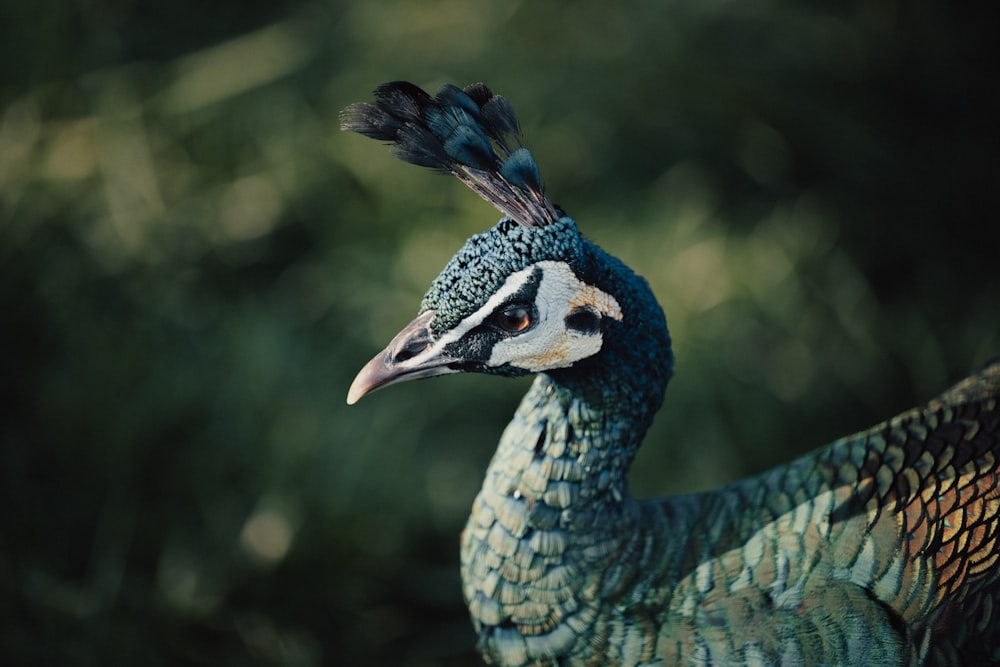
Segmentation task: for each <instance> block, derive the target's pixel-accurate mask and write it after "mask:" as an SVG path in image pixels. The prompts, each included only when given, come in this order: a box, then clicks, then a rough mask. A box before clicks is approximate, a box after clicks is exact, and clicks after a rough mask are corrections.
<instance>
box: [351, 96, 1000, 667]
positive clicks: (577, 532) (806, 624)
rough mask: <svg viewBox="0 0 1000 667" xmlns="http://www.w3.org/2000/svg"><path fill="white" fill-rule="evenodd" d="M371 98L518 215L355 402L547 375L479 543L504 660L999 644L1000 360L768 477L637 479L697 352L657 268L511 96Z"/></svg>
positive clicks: (474, 584) (486, 640) (920, 657)
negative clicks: (675, 344)
mask: <svg viewBox="0 0 1000 667" xmlns="http://www.w3.org/2000/svg"><path fill="white" fill-rule="evenodd" d="M374 98H375V99H374V102H366V103H357V104H353V105H350V106H349V107H347V108H346V109H345V110H344V112H343V113H342V117H341V124H342V128H343V129H345V130H349V131H353V132H358V133H360V134H363V135H365V136H368V137H371V138H374V139H378V140H382V141H385V142H389V143H390V144H391V145H392V147H393V151H394V152H395V154H396V155H397V156H398V157H400V158H402V159H403V160H405V161H407V162H411V163H413V164H416V165H420V166H423V167H430V168H432V169H436V170H440V171H444V172H447V173H451V174H453V175H455V176H457V177H458V178H459V179H460V180H461V181H462V182H464V183H465V184H466V185H468V186H469V187H471V188H472V189H473V190H475V191H476V192H477V193H478V194H479V195H480V196H481V197H483V198H484V199H486V200H487V201H488V202H490V203H491V204H493V205H494V206H495V207H496V208H498V209H499V210H500V212H501V213H502V214H503V218H502V219H501V220H500V222H499V223H498V224H497V225H496V226H494V227H493V228H491V229H489V230H488V231H486V232H484V233H480V234H476V235H474V236H472V237H471V238H469V239H468V241H467V242H466V243H465V244H464V246H463V247H462V248H461V249H460V250H459V251H458V252H457V254H456V255H455V256H454V257H453V258H452V259H451V261H450V262H449V263H448V264H447V265H446V266H445V268H444V270H443V271H442V272H441V273H440V275H438V277H437V278H436V279H435V280H434V281H433V282H432V284H431V286H430V289H429V290H428V292H427V294H426V296H425V297H424V299H423V302H422V303H421V305H420V309H419V311H418V315H417V317H416V319H414V320H413V321H412V322H410V323H409V324H408V325H406V326H405V327H404V328H403V329H402V331H400V332H399V334H398V335H396V336H395V337H394V338H393V339H392V341H391V342H390V343H389V345H388V346H387V347H386V348H385V350H383V351H382V352H380V353H379V354H378V355H377V356H375V358H373V359H372V360H371V361H370V362H369V363H368V364H367V365H366V366H364V368H363V369H362V370H361V371H360V372H359V373H358V375H357V377H356V378H355V380H354V382H353V384H352V385H351V387H350V391H349V393H348V398H347V402H348V403H349V404H353V403H355V402H356V401H357V400H358V399H360V398H361V397H362V396H364V395H365V394H367V393H369V392H371V391H373V390H375V389H378V388H381V387H385V386H388V385H390V384H394V383H397V382H403V381H406V380H415V379H419V378H429V377H432V376H437V375H444V374H447V373H461V372H474V373H486V374H490V375H501V376H507V377H516V376H523V375H527V374H534V375H536V377H535V379H534V382H533V384H532V385H531V387H530V389H529V390H528V392H527V394H526V395H525V396H524V398H523V400H522V402H521V403H520V406H519V407H518V408H517V410H516V412H515V414H514V416H513V419H512V421H511V422H510V424H509V425H508V426H507V427H506V429H505V430H504V432H503V435H502V436H501V439H500V443H499V446H498V448H497V450H496V453H495V455H494V456H493V459H492V461H491V463H490V464H489V467H488V470H487V472H486V477H485V480H484V482H483V486H482V489H481V490H480V491H479V494H478V495H477V496H476V498H475V500H474V502H473V506H472V512H471V515H470V517H469V519H468V523H467V525H466V527H465V529H464V531H463V532H462V537H461V575H462V586H463V593H464V597H465V600H466V603H467V605H468V608H469V612H470V614H471V616H472V622H473V625H474V627H475V630H476V632H477V633H478V640H479V641H478V648H479V650H480V651H481V653H482V655H483V658H484V660H485V661H486V662H487V663H488V664H493V665H507V666H510V667H522V666H526V665H538V666H543V665H544V666H555V665H559V666H563V667H566V666H569V665H609V666H611V665H613V666H620V667H634V666H638V665H648V666H652V665H786V666H802V665H859V664H868V665H956V664H966V665H979V664H989V663H994V662H1000V604H998V603H1000V584H998V573H1000V568H998V566H997V563H998V557H1000V463H998V456H1000V409H998V401H1000V360H997V361H994V362H993V363H992V364H988V365H986V366H985V367H983V368H982V369H981V370H979V371H978V372H976V373H975V374H973V375H971V376H969V377H967V378H966V379H964V380H962V381H960V382H959V383H958V384H956V385H955V386H953V387H951V388H950V389H948V390H947V391H945V392H944V393H943V394H941V395H940V396H938V397H937V398H935V399H933V400H931V401H930V402H928V403H927V404H926V405H924V406H923V407H919V408H914V409H912V410H909V411H907V412H904V413H903V414H901V415H899V416H897V417H895V418H893V419H890V420H888V421H886V422H884V423H882V424H879V425H878V426H875V427H873V428H871V429H868V430H867V431H863V432H861V433H857V434H855V435H851V436H848V437H844V438H841V439H839V440H837V441H835V442H833V443H832V444H829V445H827V446H825V447H822V448H820V449H818V450H815V451H813V452H811V453H809V454H806V455H805V456H802V457H801V458H799V459H797V460H795V461H792V462H791V463H788V464H785V465H781V466H779V467H777V468H775V469H773V470H770V471H767V472H764V473H763V474H760V475H757V476H754V477H751V478H748V479H744V480H742V481H737V482H734V483H731V484H728V485H725V486H722V487H721V488H717V489H714V490H711V491H707V492H703V493H696V494H689V495H681V496H673V497H666V498H658V499H651V500H640V499H636V498H634V497H633V496H631V495H630V493H629V489H628V486H627V480H626V477H627V473H628V470H629V467H630V465H631V463H632V460H633V458H634V456H635V454H636V451H637V450H638V448H639V445H640V444H641V443H642V441H643V438H644V436H645V433H646V431H647V428H648V427H649V425H650V422H651V420H652V418H653V415H654V413H655V412H656V411H657V410H658V409H659V407H660V405H661V403H662V401H663V398H664V392H665V389H666V386H667V383H668V381H669V380H670V378H671V375H672V372H673V365H674V357H673V352H672V349H671V340H670V336H669V334H668V331H667V325H666V320H665V317H664V314H663V311H662V309H661V308H660V306H659V304H658V302H657V300H656V298H655V297H654V296H653V293H652V291H651V289H650V287H649V285H648V284H647V283H646V281H645V280H644V279H642V278H641V277H639V276H638V275H636V274H635V273H634V272H633V271H632V270H631V269H629V267H627V266H626V265H625V264H624V263H622V262H621V261H619V260H618V259H616V258H614V257H612V256H611V255H609V254H608V253H606V252H605V251H604V250H602V249H601V248H599V247H598V246H597V245H595V244H594V243H592V242H590V241H588V240H587V239H586V238H584V237H583V236H582V235H581V234H580V233H579V232H578V231H577V226H576V223H575V222H574V220H573V219H572V218H570V217H569V216H567V215H566V213H564V212H563V210H562V209H561V208H560V207H558V206H556V205H554V204H553V203H552V201H551V200H550V199H549V197H548V196H547V195H546V193H545V190H544V188H543V187H542V181H541V178H540V175H539V169H538V166H537V163H536V162H535V159H534V157H533V156H532V154H531V153H530V152H529V151H528V149H527V148H525V147H524V146H523V145H522V138H521V136H522V135H521V132H520V128H519V125H518V120H517V117H516V115H515V112H514V110H513V108H512V106H511V104H510V103H509V102H508V101H507V100H506V99H505V98H503V97H501V96H499V95H494V94H493V93H492V92H491V91H490V89H489V88H487V87H486V86H485V85H483V84H473V85H471V86H468V87H466V88H464V89H460V88H458V87H456V86H452V85H446V86H444V87H442V88H441V89H440V91H439V92H438V93H437V94H436V95H433V96H432V95H430V94H429V93H427V92H425V91H424V90H422V89H421V88H419V87H417V86H416V85H413V84H411V83H407V82H393V83H387V84H384V85H382V86H379V87H378V88H377V89H376V90H375V92H374ZM995 606H996V607H998V608H997V609H996V610H994V607H995Z"/></svg>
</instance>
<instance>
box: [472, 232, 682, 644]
mask: <svg viewBox="0 0 1000 667" xmlns="http://www.w3.org/2000/svg"><path fill="white" fill-rule="evenodd" d="M588 245H589V244H588ZM588 250H589V253H588V257H589V259H590V262H589V266H587V267H585V268H584V272H583V273H582V275H585V276H587V277H588V278H587V281H588V282H589V283H590V284H593V285H595V286H597V287H599V288H601V289H602V290H605V291H607V292H609V293H611V294H613V295H614V296H615V298H616V299H617V300H618V302H619V303H620V304H621V307H622V312H623V315H624V317H623V319H622V321H621V322H620V323H619V322H614V321H612V322H609V323H608V326H609V329H607V330H606V331H605V337H604V340H605V345H604V348H603V349H602V350H601V352H600V353H599V354H598V355H595V357H592V358H591V359H588V360H584V361H583V362H579V363H577V364H576V365H574V366H573V367H572V368H569V369H563V370H559V371H555V372H551V373H549V374H546V375H540V376H539V377H538V378H537V379H536V380H535V382H534V384H533V385H532V386H531V389H530V390H529V392H528V393H527V395H526V396H525V397H524V399H523V400H522V402H521V404H520V406H519V407H518V409H517V412H516V413H515V415H514V418H513V420H512V421H511V423H510V424H509V425H508V426H507V429H506V430H505V431H504V433H503V436H502V437H501V440H500V444H499V446H498V448H497V452H496V454H495V455H494V457H493V461H492V462H491V463H490V466H489V469H488V471H487V474H486V480H485V481H484V483H483V488H482V490H481V491H480V493H479V495H478V496H477V497H476V501H475V504H474V505H473V510H472V515H471V516H470V518H469V522H468V524H467V526H466V530H465V532H464V533H463V536H462V578H463V586H464V592H465V596H466V600H467V602H468V604H469V609H470V611H471V613H472V617H473V621H474V623H475V624H476V626H477V628H479V630H480V635H481V642H482V649H483V651H484V652H485V653H486V654H487V656H490V655H491V654H494V655H493V658H494V659H495V661H496V662H499V663H500V664H506V661H508V659H510V658H512V657H516V656H517V655H519V653H518V652H520V651H521V650H522V648H521V644H520V643H519V642H521V641H524V642H526V643H525V644H524V647H523V650H526V651H527V653H528V654H529V655H530V654H535V655H556V654H558V653H559V652H564V651H566V650H568V649H569V646H570V644H572V643H573V642H574V641H576V640H575V637H576V636H577V632H575V631H574V632H569V631H567V628H570V629H572V628H576V629H577V630H579V628H580V627H583V626H589V625H591V624H592V623H594V622H595V620H596V618H597V615H598V613H599V612H598V608H599V605H597V604H596V601H597V600H600V599H608V598H613V597H614V596H615V594H616V593H617V591H616V590H614V589H613V588H612V589H610V590H609V588H610V587H617V586H620V584H621V582H622V580H623V578H622V577H621V576H620V575H619V576H608V572H610V571H614V569H615V568H621V567H622V566H623V565H622V564H621V563H617V564H616V559H619V560H620V559H621V557H622V555H623V554H627V553H631V552H633V551H634V550H635V548H636V543H637V541H639V540H641V539H642V537H641V535H640V531H639V530H638V524H639V521H640V514H641V512H642V508H641V507H640V505H639V503H638V502H636V501H635V500H634V499H632V498H631V497H630V495H629V493H628V488H627V473H628V468H629V466H630V465H631V463H632V459H633V458H634V456H635V453H636V451H637V450H638V447H639V444H640V443H641V441H642V438H643V437H644V435H645V433H646V430H647V428H648V427H649V424H650V423H651V421H652V418H653V415H654V413H655V412H656V410H657V409H658V408H659V406H660V404H661V402H662V400H663V394H664V391H665V389H666V385H667V382H668V380H669V378H670V375H671V372H672V367H673V364H672V361H673V357H672V354H671V351H670V339H669V336H668V334H667V329H666V322H665V321H664V318H663V313H662V311H661V310H660V307H659V306H658V305H657V303H656V300H655V299H654V297H653V295H652V293H651V291H650V290H649V287H648V285H647V284H646V282H645V281H644V280H642V279H641V278H639V277H638V276H636V275H635V274H633V273H632V272H631V271H630V270H629V269H628V268H627V267H625V265H624V264H622V263H621V262H619V261H618V260H616V259H614V258H612V257H610V256H608V255H607V254H605V253H604V252H603V251H601V250H600V249H599V248H597V247H596V246H593V245H589V248H588ZM598 267H599V268H598ZM515 635H516V636H517V637H520V639H517V640H516V641H515V640H514V639H513V638H514V637H515ZM508 640H509V641H510V642H513V644H510V643H509V642H508ZM508 652H512V653H510V654H509V655H508ZM513 664H517V661H513Z"/></svg>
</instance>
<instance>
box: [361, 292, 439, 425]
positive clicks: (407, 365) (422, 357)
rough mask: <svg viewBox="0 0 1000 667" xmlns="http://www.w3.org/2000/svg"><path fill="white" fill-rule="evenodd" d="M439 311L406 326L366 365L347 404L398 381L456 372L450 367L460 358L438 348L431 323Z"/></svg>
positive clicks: (431, 311) (427, 314)
mask: <svg viewBox="0 0 1000 667" xmlns="http://www.w3.org/2000/svg"><path fill="white" fill-rule="evenodd" d="M435 312H436V311H433V310H428V311H426V312H424V313H421V314H420V315H419V316H418V317H417V318H416V319H415V320H413V321H412V322H410V323H409V324H407V325H406V326H405V327H403V330H402V331H400V332H399V333H398V334H396V336H395V337H394V338H393V339H392V341H391V342H390V343H389V345H388V346H386V348H385V349H384V350H382V351H381V352H379V353H378V354H377V355H375V358H374V359H372V360H371V361H369V362H368V363H367V364H365V367H364V368H362V369H361V371H360V372H359V373H358V375H357V377H355V378H354V382H352V383H351V388H350V389H349V390H348V392H347V404H348V405H354V404H355V403H357V402H358V400H359V399H360V398H361V397H362V396H364V395H365V394H369V393H371V392H373V391H375V390H376V389H381V388H382V387H387V386H389V385H390V384H396V383H397V382H405V381H406V380H418V379H420V378H428V377H433V376H435V375H444V374H446V373H455V372H457V371H456V370H455V369H453V368H450V367H449V364H452V363H454V362H456V361H458V359H456V358H455V357H452V356H450V355H447V354H445V353H444V352H442V350H440V349H439V348H437V347H435V345H434V335H433V334H432V333H431V330H430V322H431V320H433V319H434V314H435Z"/></svg>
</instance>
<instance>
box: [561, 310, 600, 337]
mask: <svg viewBox="0 0 1000 667" xmlns="http://www.w3.org/2000/svg"><path fill="white" fill-rule="evenodd" d="M566 327H567V328H568V329H574V330H576V331H579V332H580V333H582V334H588V335H589V334H594V333H597V330H598V329H600V327H601V318H600V316H599V315H598V314H597V313H595V312H594V311H593V310H591V309H590V308H577V309H575V310H574V311H573V312H571V313H570V314H569V315H567V316H566Z"/></svg>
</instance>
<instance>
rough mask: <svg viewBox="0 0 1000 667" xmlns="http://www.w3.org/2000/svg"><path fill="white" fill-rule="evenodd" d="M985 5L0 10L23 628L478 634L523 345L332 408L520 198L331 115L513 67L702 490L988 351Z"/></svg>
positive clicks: (956, 373)
mask: <svg viewBox="0 0 1000 667" xmlns="http://www.w3.org/2000/svg"><path fill="white" fill-rule="evenodd" d="M996 25H997V16H996V12H995V11H994V10H993V9H992V5H991V4H989V3H941V2H931V1H915V2H902V1H899V2H894V1H892V0H880V1H872V2H846V3H842V2H837V3H834V2H791V1H790V0H768V1H765V2H755V3H740V2H702V1H700V0H698V1H695V0H676V1H671V2H628V3H619V4H617V5H611V4H609V3H607V2H598V1H596V0H584V1H582V2H577V3H554V2H536V3H528V2H498V1H495V2H491V1H481V2H480V1H477V2H458V1H457V0H452V1H444V0H441V1H437V0H435V1H431V2H421V3H409V2H402V1H401V0H390V1H387V2H352V3H343V2H340V3H338V2H315V1H306V0H302V1H299V2H266V3H264V2H250V3H248V2H199V3H195V2H186V1H181V2H169V3H167V2H153V3H142V2H137V1H135V0H117V1H114V2H101V1H98V0H94V1H85V0H79V1H76V2H73V1H69V0H63V1H58V0H57V1H54V2H16V3H15V2H8V3H4V4H3V5H2V6H0V44H2V47H0V48H2V55H3V57H2V58H0V271H2V273H0V318H2V319H0V344H2V349H3V356H4V362H3V371H2V375H0V378H2V382H0V401H2V403H0V405H2V408H3V414H2V419H0V627H2V628H3V630H2V632H0V662H3V663H4V664H12V665H31V664H46V665H50V664H60V665H109V664H114V665H125V664H143V665H177V664H192V665H246V664H260V665H405V666H416V665H474V664H478V660H477V658H476V657H475V654H474V636H473V633H472V630H471V626H470V625H469V623H468V620H467V618H466V613H465V610H464V607H463V604H462V600H461V593H460V588H459V582H458V534H459V532H460V530H461V528H462V526H463V525H464V521H465V516H466V515H467V512H468V509H469V506H470V504H471V502H472V498H473V496H474V494H475V492H476V490H477V488H478V486H479V484H480V481H481V479H482V474H483V471H484V469H485V466H486V463H487V461H488V460H489V457H490V455H491V453H492V451H493V447H494V444H495V442H496V440H497V438H498V437H499V433H500V430H501V429H502V427H503V425H504V424H505V423H506V421H507V420H508V419H509V417H510V415H511V413H512V411H513V409H514V406H515V405H516V403H517V401H518V399H519V397H520V395H521V394H522V393H523V392H524V390H525V389H526V387H527V383H526V381H501V380H498V379H495V378H489V377H450V378H441V379H437V380H431V381H428V382H426V383H413V384H410V385H402V386H399V387H393V388H391V389H389V390H386V391H385V392H380V393H378V394H376V395H374V396H371V397H367V398H365V399H364V400H363V401H362V402H361V403H360V404H359V405H357V406H353V407H351V408H348V407H347V406H346V405H345V404H344V398H345V396H346V392H347V388H348V386H349V384H350V381H351V379H352V377H353V375H354V373H355V372H356V371H357V370H358V369H359V368H360V367H361V365H362V364H363V363H364V362H365V361H366V360H367V359H368V358H369V357H370V356H371V355H373V354H374V353H375V352H376V351H378V350H379V349H381V348H382V346H383V345H384V344H385V343H386V342H388V340H389V339H390V338H391V336H392V335H393V334H394V333H395V332H396V331H397V330H398V329H399V328H400V327H401V326H402V325H403V324H405V323H406V322H408V321H409V319H410V318H411V317H412V316H413V315H414V314H415V312H416V309H417V306H418V305H419V301H420V297H421V296H422V294H423V291H424V290H425V289H426V287H427V286H428V285H429V283H430V281H431V279H432V278H433V277H434V276H435V275H436V274H437V272H438V271H439V270H440V268H441V267H442V266H443V265H444V263H445V262H446V261H447V259H448V258H449V257H450V256H451V254H452V253H453V252H454V251H455V250H457V249H458V247H459V246H460V245H461V243H462V242H463V241H464V239H465V238H466V237H468V236H469V235H470V234H472V233H475V232H478V231H481V230H483V229H486V228H487V227H489V226H490V225H492V224H493V223H494V222H495V220H496V218H497V214H496V213H495V212H494V211H493V210H492V209H491V208H490V207H489V206H488V205H487V204H484V203H483V202H481V201H479V200H478V199H477V198H476V197H475V195H474V194H472V193H471V192H469V191H467V190H466V189H465V188H464V187H462V186H461V185H460V184H459V183H457V182H455V181H454V179H448V178H444V177H440V176H436V175H433V174H431V173H429V172H426V171H425V170H420V169H416V168H413V167H410V166H408V165H404V164H402V163H400V162H398V161H396V160H394V159H393V158H392V157H391V156H390V155H389V154H388V151H386V150H385V149H384V148H382V147H380V146H378V145H377V144H376V143H374V142H371V141H369V140H366V139H363V138H361V137H358V136H356V135H346V134H343V133H341V132H339V131H338V120H337V113H338V111H339V110H340V109H342V108H343V107H344V106H346V105H347V104H349V103H351V102H354V101H358V100H364V99H369V97H370V91H371V89H372V88H374V86H375V85H377V84H378V83H381V82H383V81H388V80H393V79H409V80H412V81H414V82H416V83H418V84H419V85H422V86H424V87H426V88H429V89H431V90H434V89H436V88H437V87H438V86H439V85H441V84H443V83H445V82H454V83H457V84H460V85H462V84H465V83H469V82H472V81H479V80H482V81H485V82H487V83H488V84H490V85H491V86H492V87H493V88H494V89H495V90H497V91H499V92H501V93H502V94H504V95H505V96H506V97H508V98H509V99H510V100H511V101H512V102H513V103H514V105H515V107H516V108H517V109H518V111H519V113H520V116H521V121H522V125H523V128H524V131H525V134H526V137H527V140H528V145H529V146H530V147H531V148H532V150H533V152H534V153H535V155H536V157H537V158H538V160H539V163H540V164H541V168H542V175H543V178H544V180H545V181H546V183H547V187H548V191H549V192H550V193H551V194H552V196H553V198H554V199H555V201H557V202H558V203H559V204H560V205H562V206H563V207H564V208H565V209H566V210H567V211H568V212H569V213H570V214H571V215H573V216H574V217H575V218H576V220H577V222H578V224H579V226H580V228H581V230H582V231H583V232H584V233H585V234H587V235H588V236H589V237H590V238H592V239H594V240H596V241H597V242H598V243H600V244H601V245H602V246H604V247H605V248H606V249H608V250H609V251H610V252H612V253H613V254H616V255H618V256H619V257H621V258H622V259H624V260H625V261H626V262H627V263H628V264H629V265H631V266H632V267H633V268H635V269H636V270H637V271H638V272H639V273H641V274H643V275H645V276H646V277H647V278H648V279H649V280H650V282H651V284H652V285H653V288H654V290H655V291H656V293H657V294H658V296H659V298H660V300H661V302H662V303H663V304H664V306H665V309H666V312H667V317H668V322H669V323H670V325H671V330H672V333H673V337H674V341H675V350H676V353H677V357H678V365H677V375H676V377H675V379H674V381H673V383H672V385H671V388H670V390H669V391H668V394H667V403H666V405H665V407H664V409H663V411H662V412H661V414H660V415H659V417H658V418H657V421H656V424H655V425H654V428H653V431H652V432H651V433H650V436H649V438H648V440H647V444H646V445H645V447H644V449H643V451H642V452H641V453H640V458H639V465H638V466H637V469H636V470H635V471H634V473H633V475H632V486H633V490H634V491H635V493H636V494H637V495H641V496H650V495H663V494H667V493H675V492H686V491H693V490H699V489H706V488H710V487H711V486H714V485H716V484H719V483H722V482H725V481H729V480H733V479H736V478H738V477H739V476H742V475H746V474H751V473H754V472H757V471H760V470H763V469H766V468H767V467H770V466H771V465H774V464H776V463H778V462H780V461H783V460H786V459H788V458H790V457H792V456H794V455H797V454H799V453H803V452H805V451H808V450H809V449H811V448H812V447H815V446H817V445H820V444H822V443H823V442H826V441H829V440H832V439H834V438H836V437H838V436H841V435H845V434H847V433H850V432H852V431H855V430H858V429H861V428H864V427H867V426H869V425H871V424H872V423H875V422H877V421H880V420H882V419H884V418H886V417H889V416H891V415H892V414H894V413H896V412H898V411H900V410H902V409H905V408H907V407H909V406H911V405H913V404H916V403H918V402H920V401H923V400H926V399H927V398H929V397H931V396H932V395H934V394H935V393H937V392H938V391H940V390H942V389H944V388H945V387H946V386H947V385H948V384H949V383H950V382H952V381H954V380H957V379H958V378H960V377H961V376H962V375H964V374H965V373H967V372H968V371H970V370H972V369H973V368H975V367H976V366H977V365H979V364H981V363H983V362H985V361H986V360H987V359H989V358H991V357H993V356H997V355H1000V275H998V271H997V266H996V263H997V256H998V247H1000V231H998V225H997V220H996V213H995V209H996V197H997V192H998V188H1000V178H998V176H1000V170H998V167H997V148H998V146H1000V141H998V140H1000V131H998V129H997V119H998V118H1000V105H998V103H997V94H996V91H997V83H996V82H997V80H998V72H997V63H998V62H1000V60H998V57H997V56H998V53H997V51H998V49H997V47H996Z"/></svg>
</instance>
